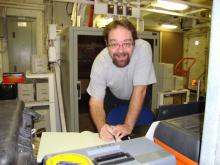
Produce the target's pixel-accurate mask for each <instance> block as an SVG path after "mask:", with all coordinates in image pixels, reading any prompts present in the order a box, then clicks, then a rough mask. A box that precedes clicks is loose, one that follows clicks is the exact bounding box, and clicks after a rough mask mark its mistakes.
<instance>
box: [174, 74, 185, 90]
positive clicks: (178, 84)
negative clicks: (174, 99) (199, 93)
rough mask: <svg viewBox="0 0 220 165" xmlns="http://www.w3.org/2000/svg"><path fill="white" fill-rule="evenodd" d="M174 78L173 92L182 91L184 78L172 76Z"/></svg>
mask: <svg viewBox="0 0 220 165" xmlns="http://www.w3.org/2000/svg"><path fill="white" fill-rule="evenodd" d="M173 77H174V78H173V79H174V89H175V90H180V89H184V84H185V82H186V78H185V77H183V76H176V75H175V76H173Z"/></svg>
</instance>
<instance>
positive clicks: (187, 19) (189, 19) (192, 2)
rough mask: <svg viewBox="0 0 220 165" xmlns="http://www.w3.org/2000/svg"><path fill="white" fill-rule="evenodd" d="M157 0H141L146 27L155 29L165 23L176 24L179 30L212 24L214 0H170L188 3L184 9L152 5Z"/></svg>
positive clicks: (142, 15)
mask: <svg viewBox="0 0 220 165" xmlns="http://www.w3.org/2000/svg"><path fill="white" fill-rule="evenodd" d="M154 1H155V0H141V7H140V8H141V17H142V19H143V20H144V22H145V28H149V29H152V28H153V29H155V28H157V27H158V26H159V25H161V24H163V23H169V24H176V25H178V27H179V28H178V30H181V31H187V30H190V29H192V28H202V27H208V26H210V19H211V6H212V0H169V1H171V2H178V3H182V4H187V5H188V6H189V8H188V9H186V10H184V11H170V10H164V9H161V8H157V7H154V6H152V3H153V2H154Z"/></svg>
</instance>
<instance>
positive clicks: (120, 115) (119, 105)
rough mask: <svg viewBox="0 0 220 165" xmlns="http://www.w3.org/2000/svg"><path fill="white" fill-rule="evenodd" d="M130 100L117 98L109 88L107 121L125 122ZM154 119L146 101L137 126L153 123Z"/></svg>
mask: <svg viewBox="0 0 220 165" xmlns="http://www.w3.org/2000/svg"><path fill="white" fill-rule="evenodd" d="M129 102H130V101H129V100H120V99H118V98H116V97H115V96H114V95H113V94H112V93H111V91H110V90H109V89H108V88H107V90H106V97H105V100H104V107H105V111H106V114H107V119H106V120H107V122H108V123H109V124H111V125H117V124H123V123H124V120H125V117H126V114H127V111H128V106H129ZM153 120H154V114H153V112H152V111H151V110H150V109H149V108H148V107H147V105H146V103H144V105H143V107H142V110H141V113H140V115H139V117H138V119H137V122H136V124H135V127H136V126H143V125H147V124H151V123H152V122H153Z"/></svg>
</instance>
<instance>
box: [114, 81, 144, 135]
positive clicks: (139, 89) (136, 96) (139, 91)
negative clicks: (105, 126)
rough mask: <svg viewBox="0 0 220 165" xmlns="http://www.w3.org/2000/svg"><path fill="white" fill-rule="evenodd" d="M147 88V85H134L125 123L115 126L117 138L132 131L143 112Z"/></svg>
mask: <svg viewBox="0 0 220 165" xmlns="http://www.w3.org/2000/svg"><path fill="white" fill-rule="evenodd" d="M146 90H147V86H146V85H137V86H134V89H133V92H132V95H131V99H130V104H129V108H128V112H127V115H126V118H125V121H124V124H122V125H118V126H116V127H114V132H117V133H116V138H122V137H123V136H126V135H128V134H130V133H131V132H132V130H133V128H134V126H135V123H136V121H137V118H138V116H139V114H140V112H141V109H142V106H143V103H144V99H145V95H146Z"/></svg>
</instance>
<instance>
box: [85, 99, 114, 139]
mask: <svg viewBox="0 0 220 165" xmlns="http://www.w3.org/2000/svg"><path fill="white" fill-rule="evenodd" d="M89 107H90V114H91V116H92V119H93V122H94V123H95V125H96V128H97V130H98V132H99V135H100V138H101V139H103V140H106V141H110V140H113V139H114V136H113V130H112V127H111V126H110V125H108V124H106V114H105V110H104V102H103V100H102V99H99V98H96V97H93V96H91V98H90V100H89Z"/></svg>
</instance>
